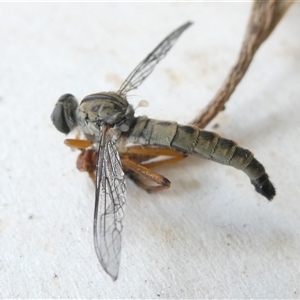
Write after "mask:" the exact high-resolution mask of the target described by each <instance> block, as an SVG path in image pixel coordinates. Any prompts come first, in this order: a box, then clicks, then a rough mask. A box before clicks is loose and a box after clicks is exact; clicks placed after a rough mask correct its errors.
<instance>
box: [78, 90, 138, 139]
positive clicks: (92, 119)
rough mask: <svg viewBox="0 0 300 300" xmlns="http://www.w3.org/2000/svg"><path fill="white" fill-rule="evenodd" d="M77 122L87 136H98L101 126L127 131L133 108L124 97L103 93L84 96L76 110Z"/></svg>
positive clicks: (112, 93) (131, 119)
mask: <svg viewBox="0 0 300 300" xmlns="http://www.w3.org/2000/svg"><path fill="white" fill-rule="evenodd" d="M76 114H77V121H78V125H80V126H81V128H82V130H83V131H84V133H85V134H87V135H94V136H98V135H99V134H100V132H101V131H102V126H108V127H112V128H113V127H115V128H118V129H119V130H120V131H127V130H128V129H129V127H130V124H131V123H132V121H133V119H134V116H133V115H134V111H133V108H132V107H131V106H130V105H129V104H128V102H127V99H126V97H125V96H124V95H122V94H118V93H114V92H107V93H105V92H103V93H97V94H92V95H89V96H86V97H85V98H84V99H83V100H82V101H81V104H80V106H79V107H78V109H77V113H76Z"/></svg>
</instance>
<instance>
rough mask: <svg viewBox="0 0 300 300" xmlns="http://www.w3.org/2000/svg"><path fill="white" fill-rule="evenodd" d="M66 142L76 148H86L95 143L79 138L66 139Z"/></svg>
mask: <svg viewBox="0 0 300 300" xmlns="http://www.w3.org/2000/svg"><path fill="white" fill-rule="evenodd" d="M64 143H65V144H66V145H67V146H69V147H73V148H76V149H85V148H87V147H90V146H92V145H93V143H91V142H90V141H88V140H77V139H66V140H65V141H64Z"/></svg>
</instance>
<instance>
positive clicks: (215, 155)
mask: <svg viewBox="0 0 300 300" xmlns="http://www.w3.org/2000/svg"><path fill="white" fill-rule="evenodd" d="M129 142H133V143H139V144H141V145H153V146H158V147H159V146H160V147H170V148H172V149H174V150H177V151H179V152H182V153H184V154H191V155H196V156H200V157H202V158H205V159H209V160H213V161H215V162H218V163H221V164H224V165H229V166H232V167H234V168H236V169H238V170H241V171H243V172H245V173H246V174H247V175H248V176H249V178H250V180H251V183H252V184H253V185H254V187H255V189H256V191H257V192H258V193H260V194H262V195H263V196H265V197H266V198H267V199H269V200H271V199H272V198H273V197H274V196H275V188H274V186H273V184H272V183H271V182H270V180H269V176H268V175H267V173H266V171H265V168H264V167H263V165H262V164H261V163H260V162H259V161H258V160H257V159H256V158H255V157H254V155H253V153H252V152H251V151H249V150H247V149H244V148H242V147H239V146H238V145H237V143H236V142H234V141H232V140H228V139H225V138H222V137H220V136H219V135H218V134H216V133H214V132H210V131H206V130H201V129H199V128H197V127H194V126H184V125H179V124H177V123H176V122H169V121H158V120H154V119H148V118H147V117H145V116H143V117H138V118H137V122H136V124H135V125H134V127H133V128H131V131H130V133H129Z"/></svg>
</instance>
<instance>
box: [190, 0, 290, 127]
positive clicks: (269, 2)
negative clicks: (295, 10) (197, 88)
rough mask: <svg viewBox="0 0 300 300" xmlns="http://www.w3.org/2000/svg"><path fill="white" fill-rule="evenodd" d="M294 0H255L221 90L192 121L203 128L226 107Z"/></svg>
mask: <svg viewBox="0 0 300 300" xmlns="http://www.w3.org/2000/svg"><path fill="white" fill-rule="evenodd" d="M292 3H293V0H291V1H286V0H277V1H274V0H255V1H254V3H253V7H252V12H251V16H250V20H249V23H248V27H247V30H246V34H245V38H244V42H243V45H242V49H241V51H240V54H239V57H238V60H237V62H236V64H235V65H234V67H233V68H232V69H231V71H230V72H229V75H228V76H227V79H226V80H225V82H224V84H223V86H222V87H221V89H220V90H219V91H218V92H217V94H216V95H215V97H214V98H213V100H212V101H211V102H210V103H209V104H208V105H207V107H206V108H205V109H204V111H203V112H202V113H201V114H200V116H199V117H198V118H197V119H195V120H194V121H193V122H192V123H191V124H193V125H195V126H198V127H200V128H204V127H205V126H206V125H207V124H208V123H209V122H210V121H211V120H212V119H213V118H214V117H215V116H216V115H217V114H218V113H219V111H221V110H223V109H224V108H225V103H226V102H227V101H228V100H229V97H230V95H231V94H232V93H233V91H234V90H235V88H236V86H237V85H238V84H239V82H240V81H241V79H242V78H243V76H244V75H245V73H246V71H247V69H248V67H249V65H250V63H251V61H252V59H253V57H254V55H255V53H256V51H257V49H258V48H259V46H260V45H261V44H262V43H263V42H264V41H265V40H266V39H267V38H268V36H269V35H270V34H271V32H272V31H273V29H274V28H275V27H276V25H277V24H278V22H279V21H280V19H281V18H282V17H283V15H284V14H285V12H286V11H287V9H288V8H289V7H290V6H291V4H292Z"/></svg>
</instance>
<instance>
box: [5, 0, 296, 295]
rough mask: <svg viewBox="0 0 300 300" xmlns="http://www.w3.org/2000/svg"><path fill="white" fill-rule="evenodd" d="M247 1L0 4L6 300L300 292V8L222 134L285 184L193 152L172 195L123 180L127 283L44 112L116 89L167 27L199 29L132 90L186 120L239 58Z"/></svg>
mask: <svg viewBox="0 0 300 300" xmlns="http://www.w3.org/2000/svg"><path fill="white" fill-rule="evenodd" d="M250 8H251V5H250V3H166V4H158V3H154V4H150V3H147V4H145V3H143V4H139V3H130V4H120V3H112V4H101V3H91V4H83V3H75V4H71V3H65V4H59V3H45V4H38V3H30V4H21V3H14V4H7V3H6V4H5V3H1V4H0V28H1V41H0V58H1V59H0V96H1V98H0V113H1V131H0V138H1V151H0V164H1V167H0V178H1V183H0V184H1V185H0V270H1V272H0V297H1V298H7V297H16V298H25V297H26V298H49V297H53V298H58V297H63V298H68V297H72V298H78V297H81V298H91V297H93V298H98V297H102V298H112V297H113V298H130V297H133V298H156V297H161V298H171V297H172V298H193V297H208V298H214V297H235V298H241V297H250V298H256V297H259V298H266V297H269V298H271V297H277V298H281V297H287V298H293V297H294V298H299V296H300V295H299V294H300V288H299V282H300V273H299V270H300V255H299V249H300V234H299V230H300V229H299V228H300V188H299V186H300V185H299V177H300V159H299V156H298V151H299V146H300V145H299V136H300V126H299V111H300V101H299V96H300V85H299V78H300V55H299V53H300V40H299V36H300V21H299V14H300V5H299V4H295V5H294V6H292V8H291V10H290V11H289V12H288V13H287V15H286V16H285V17H284V19H283V20H282V22H281V23H280V24H279V26H278V28H276V30H275V31H274V33H273V34H272V35H271V37H270V39H269V40H268V41H267V42H266V43H265V44H264V45H263V46H262V48H261V49H260V50H259V51H258V53H257V56H256V57H255V59H254V61H253V63H252V65H251V67H250V69H249V71H248V73H247V75H246V77H245V78H244V79H243V81H242V83H241V84H240V86H239V87H238V89H237V90H236V92H235V93H234V95H233V96H232V98H231V100H230V102H229V104H228V105H227V108H226V110H225V112H223V113H222V114H221V115H220V116H219V117H218V118H217V119H216V120H215V121H213V122H212V124H211V126H210V127H209V129H211V128H212V125H213V124H215V123H218V124H219V127H218V128H217V129H216V130H217V131H218V133H220V134H221V135H223V136H226V137H228V138H232V139H234V140H236V141H237V142H239V144H240V145H242V146H243V147H246V148H249V149H250V150H252V151H253V152H254V153H255V154H256V156H257V158H258V159H259V160H260V161H261V162H263V164H264V165H265V167H266V168H267V171H268V173H269V175H270V176H271V179H272V181H273V182H274V184H275V186H276V188H277V192H278V194H277V196H276V197H275V199H274V201H273V202H272V203H268V202H267V201H266V200H265V199H264V198H263V197H261V196H260V195H258V194H257V193H256V192H255V191H254V189H253V187H252V186H251V185H250V182H249V180H248V178H247V177H246V176H245V175H244V174H243V173H241V172H239V171H236V170H234V169H232V168H229V167H224V166H220V165H217V164H214V163H212V162H207V161H201V160H200V159H197V158H189V159H186V160H185V161H183V162H181V163H180V164H178V165H174V166H173V167H169V168H165V169H164V170H160V171H161V172H162V173H163V174H165V176H166V177H167V178H169V179H170V180H171V181H172V188H171V189H170V190H168V191H165V192H162V193H159V194H156V195H148V194H146V193H144V192H143V191H142V190H140V189H138V188H137V187H136V186H135V185H134V184H133V183H132V182H129V181H128V184H127V185H128V191H127V196H128V201H127V207H126V216H125V228H124V231H123V233H124V235H123V249H122V258H121V268H120V273H119V278H118V280H117V281H116V282H112V280H111V278H109V276H108V275H107V274H105V272H104V271H103V270H102V269H101V267H100V265H99V262H98V261H97V257H96V254H95V251H94V247H93V240H92V217H93V206H94V203H93V201H94V199H93V197H94V188H93V185H92V183H91V182H90V180H89V178H88V177H87V176H86V174H81V173H79V172H78V171H77V170H76V167H75V161H76V157H77V154H78V153H77V152H72V151H71V150H70V149H69V148H67V147H66V146H64V145H63V140H64V136H63V135H62V134H60V133H59V132H57V131H56V130H55V128H54V127H53V125H52V124H51V121H50V114H51V111H52V109H53V107H54V104H55V102H56V101H57V99H58V98H59V96H60V95H61V94H63V93H66V92H70V93H73V94H74V95H75V96H77V97H78V98H79V99H82V98H83V97H84V96H85V95H87V94H89V93H94V92H98V91H103V90H104V91H107V90H116V89H118V87H119V86H120V85H121V83H122V81H123V80H124V79H125V78H126V76H127V75H128V74H129V73H130V71H132V69H133V68H134V67H135V66H136V65H137V64H138V63H139V62H140V60H142V59H143V58H144V57H145V55H147V54H148V53H149V52H150V51H151V50H152V49H153V48H154V47H155V46H156V45H157V44H158V43H159V42H160V41H161V40H162V39H163V38H164V37H165V36H166V35H167V34H168V33H169V32H170V31H172V30H173V29H175V28H176V27H178V26H180V25H181V24H183V23H184V22H186V21H188V20H190V21H194V22H195V24H194V25H193V26H192V27H191V28H190V29H188V31H187V32H186V33H184V34H183V36H182V37H181V38H180V39H179V41H178V43H177V44H176V45H175V47H174V49H172V50H171V51H170V53H169V54H168V56H167V57H166V58H165V59H164V60H163V61H162V62H161V63H160V64H159V65H158V66H157V68H156V70H155V71H154V73H153V74H151V75H150V77H149V78H148V79H147V81H145V82H144V83H143V85H142V86H141V87H140V88H139V89H138V90H137V91H134V92H133V93H132V95H131V96H130V97H129V101H130V102H131V103H134V104H135V105H136V104H137V103H138V102H139V100H141V99H146V100H148V101H149V103H150V106H149V107H148V108H140V109H139V110H138V112H139V113H140V114H147V115H149V116H150V117H154V118H159V119H168V120H176V121H179V122H181V123H187V122H189V121H190V120H192V119H193V118H194V116H195V114H196V113H197V112H198V111H199V110H200V109H201V108H203V107H204V106H205V104H206V103H207V102H208V101H209V100H210V99H211V98H212V97H213V95H214V93H215V92H216V89H217V88H218V87H219V86H220V85H221V82H222V81H223V80H224V78H225V76H226V74H227V72H228V69H229V68H230V66H231V65H232V64H233V63H234V61H235V59H236V56H237V52H238V49H239V47H240V43H241V40H242V36H243V33H244V28H245V26H246V22H247V19H248V16H249V13H250Z"/></svg>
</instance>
